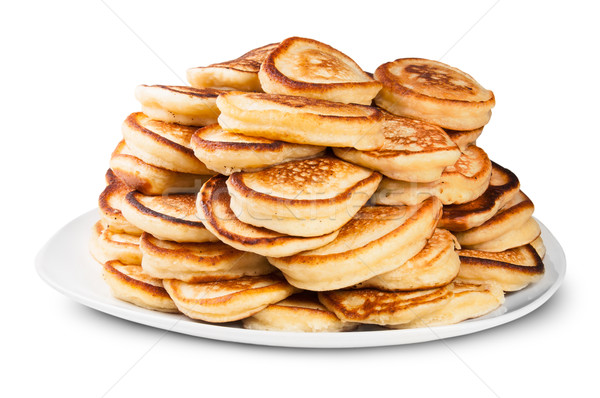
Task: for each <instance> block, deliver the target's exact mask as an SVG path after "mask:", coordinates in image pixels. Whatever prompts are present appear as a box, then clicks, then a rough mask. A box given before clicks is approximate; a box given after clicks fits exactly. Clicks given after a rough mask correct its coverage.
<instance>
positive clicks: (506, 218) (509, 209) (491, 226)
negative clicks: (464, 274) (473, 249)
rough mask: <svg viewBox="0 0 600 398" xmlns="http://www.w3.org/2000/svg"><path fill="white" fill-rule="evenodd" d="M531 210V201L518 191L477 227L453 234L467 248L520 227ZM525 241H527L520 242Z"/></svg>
mask: <svg viewBox="0 0 600 398" xmlns="http://www.w3.org/2000/svg"><path fill="white" fill-rule="evenodd" d="M533 210H534V206H533V202H532V201H531V200H530V199H529V198H528V197H527V195H525V194H524V193H523V192H522V191H519V192H517V193H516V194H515V195H514V196H513V197H512V198H511V199H510V200H509V201H508V202H507V203H506V204H505V205H504V206H503V207H502V208H501V209H500V210H499V211H498V213H496V214H495V215H494V216H493V217H492V218H490V219H489V220H487V221H486V222H484V223H483V224H481V225H480V226H478V227H475V228H471V229H467V230H466V231H459V232H455V233H454V235H455V236H456V238H457V239H458V242H459V243H460V244H461V246H463V247H464V248H466V249H468V248H469V246H472V245H477V244H480V243H484V242H487V241H490V240H493V239H496V238H499V237H500V236H502V235H504V234H506V233H508V232H510V231H513V230H515V229H517V228H519V227H521V226H522V225H523V224H525V222H527V221H528V220H529V219H530V218H531V215H532V214H533ZM525 243H529V242H524V243H522V244H525ZM522 244H521V245H522ZM521 245H517V246H521Z"/></svg>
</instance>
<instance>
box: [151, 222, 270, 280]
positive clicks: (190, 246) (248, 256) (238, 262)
mask: <svg viewBox="0 0 600 398" xmlns="http://www.w3.org/2000/svg"><path fill="white" fill-rule="evenodd" d="M139 246H140V249H141V253H142V254H143V260H142V261H141V264H142V268H143V269H144V271H145V272H146V273H147V274H148V275H150V276H153V277H155V278H160V279H178V280H181V281H184V282H192V283H194V282H211V281H218V280H228V279H237V278H240V277H242V276H254V275H267V274H270V273H271V272H273V271H274V270H275V269H274V268H273V267H272V266H271V265H270V264H269V262H268V261H267V259H266V258H265V257H263V256H259V255H258V254H254V253H248V252H242V251H239V250H236V249H234V248H233V247H230V246H228V245H226V244H224V243H222V242H203V243H177V242H172V241H168V240H161V239H158V238H155V237H154V236H152V235H150V234H148V233H144V234H142V236H141V239H140V245H139Z"/></svg>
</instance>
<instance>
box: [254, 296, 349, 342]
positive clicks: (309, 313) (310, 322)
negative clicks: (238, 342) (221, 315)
mask: <svg viewBox="0 0 600 398" xmlns="http://www.w3.org/2000/svg"><path fill="white" fill-rule="evenodd" d="M242 322H243V325H244V328H246V329H255V330H273V331H285V332H309V333H310V332H313V333H315V332H344V331H347V330H352V329H354V328H356V327H357V326H358V324H356V323H352V322H344V321H342V320H340V319H338V317H337V316H335V314H334V313H333V312H331V311H329V310H328V309H327V308H325V307H324V306H323V304H321V303H320V302H319V300H318V298H317V295H316V294H314V293H312V292H310V293H309V292H302V293H298V294H295V295H293V296H290V297H288V298H286V299H285V300H282V301H280V302H278V303H275V304H271V305H269V306H268V307H267V308H265V309H264V310H262V311H260V312H257V313H256V314H254V315H253V316H251V317H249V318H246V319H244V320H243V321H242Z"/></svg>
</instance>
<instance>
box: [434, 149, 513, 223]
mask: <svg viewBox="0 0 600 398" xmlns="http://www.w3.org/2000/svg"><path fill="white" fill-rule="evenodd" d="M470 148H473V147H470ZM519 185H520V184H519V179H518V178H517V176H516V175H515V174H514V173H513V172H512V171H510V170H508V169H505V168H504V167H502V166H500V165H498V164H496V163H493V162H492V176H491V178H490V183H489V185H488V187H487V189H486V190H485V192H484V193H483V195H481V196H479V197H478V198H477V199H475V200H472V201H470V202H467V203H462V204H455V205H449V206H444V212H443V213H442V218H441V219H440V223H439V225H438V226H439V227H440V228H445V229H448V230H450V231H466V230H468V229H471V228H474V227H478V226H480V225H482V224H483V223H485V222H486V221H487V220H489V219H490V218H492V217H494V215H495V214H496V213H497V212H498V211H499V210H500V209H501V208H502V207H503V206H504V205H505V204H506V203H508V201H509V200H511V199H512V198H513V197H514V196H515V195H516V194H517V193H518V192H519Z"/></svg>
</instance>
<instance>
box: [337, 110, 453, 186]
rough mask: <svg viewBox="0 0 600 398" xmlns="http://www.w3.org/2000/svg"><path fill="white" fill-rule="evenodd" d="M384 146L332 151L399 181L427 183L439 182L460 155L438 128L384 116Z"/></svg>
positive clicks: (405, 119) (417, 121)
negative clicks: (370, 149) (444, 172)
mask: <svg viewBox="0 0 600 398" xmlns="http://www.w3.org/2000/svg"><path fill="white" fill-rule="evenodd" d="M383 133H384V135H385V142H384V144H383V146H382V147H381V148H380V149H378V150H376V151H358V150H356V149H353V148H334V149H333V152H334V153H335V154H336V156H338V157H340V158H342V159H344V160H346V161H348V162H351V163H354V164H358V165H360V166H364V167H368V168H370V169H373V170H377V171H379V172H381V174H383V175H385V176H387V177H389V178H393V179H396V180H403V181H418V182H431V181H436V180H438V179H440V178H441V176H442V171H444V169H445V168H446V167H448V166H452V165H453V164H454V163H456V161H457V160H458V158H459V157H460V155H461V152H460V150H459V149H458V147H457V146H456V145H455V144H454V143H453V142H452V141H451V140H450V138H449V137H448V135H447V134H446V133H445V132H444V130H442V129H441V128H439V127H437V126H434V125H432V124H429V123H425V122H421V121H419V120H414V119H408V118H404V117H394V116H391V115H390V116H386V117H385V119H384V121H383Z"/></svg>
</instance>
